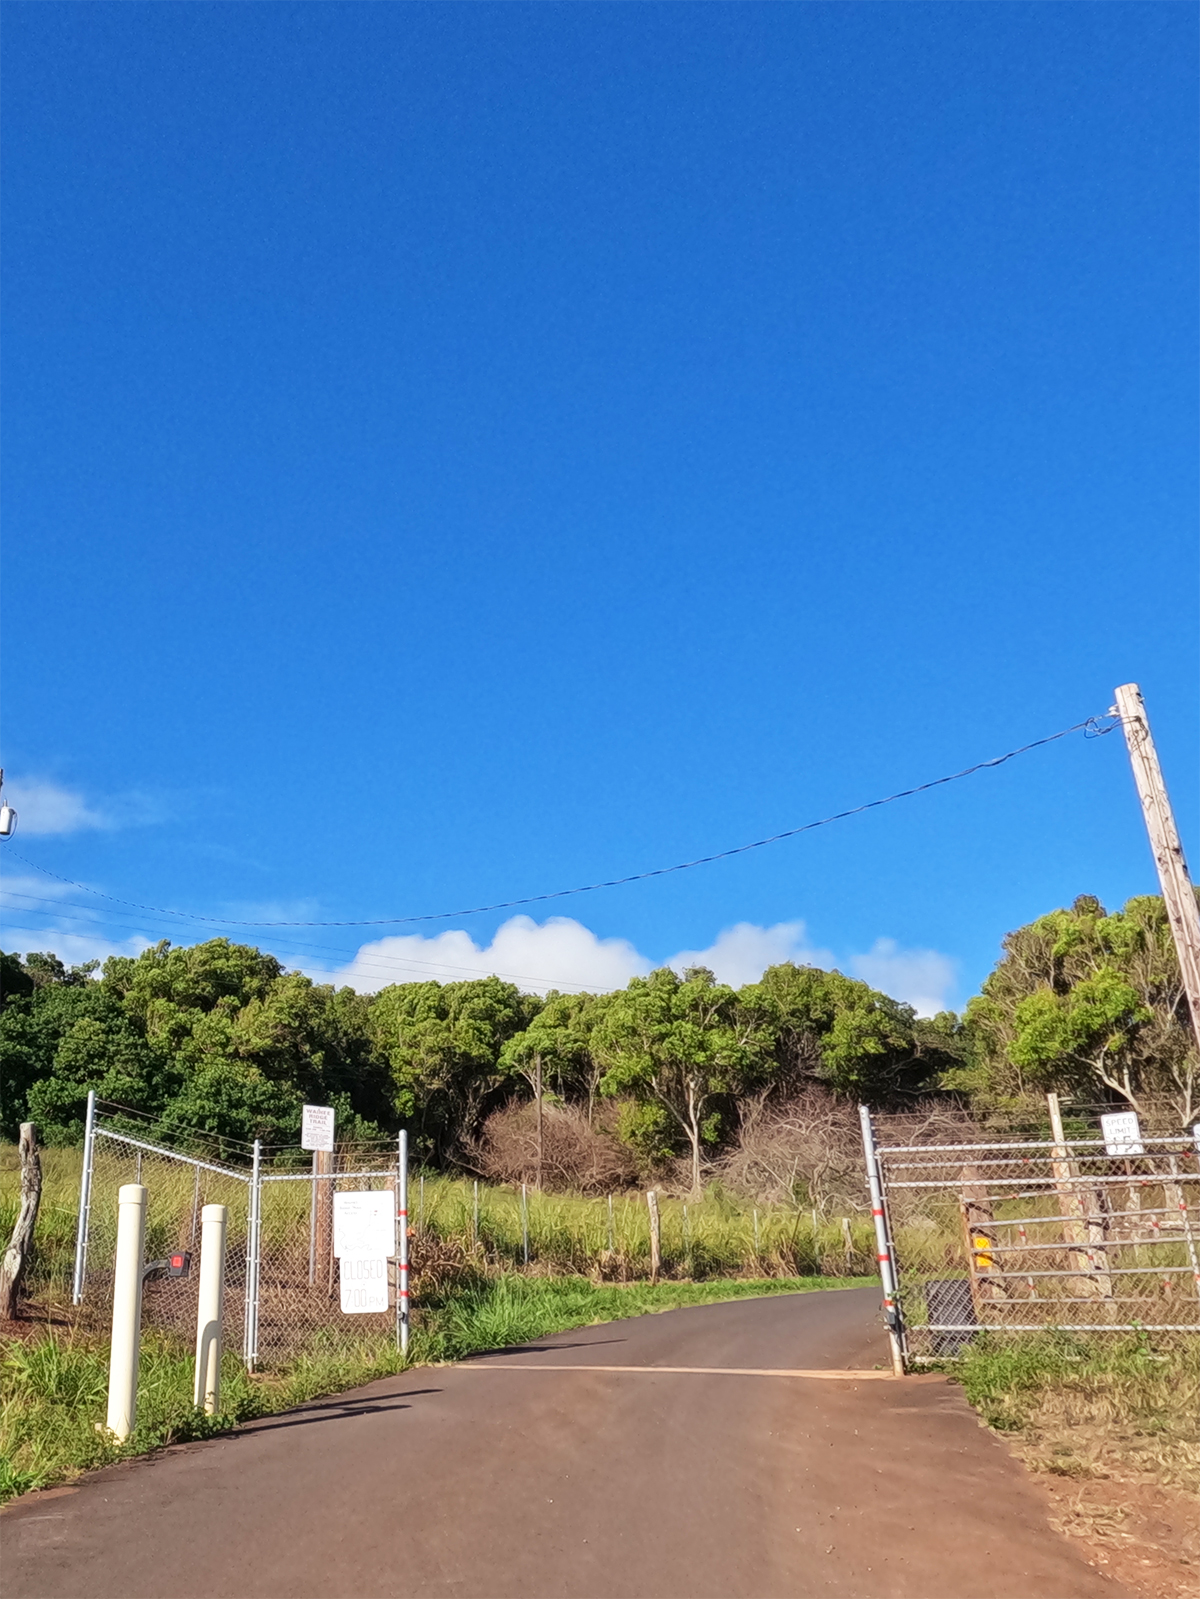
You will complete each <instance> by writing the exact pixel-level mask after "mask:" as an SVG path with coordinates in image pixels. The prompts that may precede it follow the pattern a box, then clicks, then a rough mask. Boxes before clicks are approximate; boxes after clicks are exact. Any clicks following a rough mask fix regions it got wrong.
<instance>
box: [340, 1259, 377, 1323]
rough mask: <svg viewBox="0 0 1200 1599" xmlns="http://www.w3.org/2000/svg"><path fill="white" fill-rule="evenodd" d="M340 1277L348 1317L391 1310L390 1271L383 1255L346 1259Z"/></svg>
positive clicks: (341, 1261)
mask: <svg viewBox="0 0 1200 1599" xmlns="http://www.w3.org/2000/svg"><path fill="white" fill-rule="evenodd" d="M338 1275H339V1280H340V1283H341V1289H342V1310H343V1311H344V1312H345V1314H346V1315H347V1316H359V1315H365V1314H367V1313H369V1312H370V1311H373V1310H374V1311H378V1310H386V1309H387V1308H388V1268H387V1261H386V1260H385V1259H384V1258H383V1256H382V1255H375V1256H369V1255H343V1256H342V1258H341V1260H340V1261H339V1262H338Z"/></svg>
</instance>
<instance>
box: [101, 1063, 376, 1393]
mask: <svg viewBox="0 0 1200 1599" xmlns="http://www.w3.org/2000/svg"><path fill="white" fill-rule="evenodd" d="M146 1121H147V1126H146V1127H144V1128H143V1127H142V1126H140V1125H139V1124H138V1122H137V1121H136V1119H135V1118H134V1113H132V1112H130V1111H129V1110H127V1109H126V1108H125V1107H123V1106H118V1105H107V1104H105V1103H103V1102H101V1101H97V1100H96V1099H95V1097H94V1096H92V1095H89V1096H88V1114H87V1122H86V1126H85V1133H84V1150H83V1175H82V1179H81V1184H80V1196H79V1218H78V1226H77V1232H76V1242H75V1269H74V1278H73V1285H72V1299H73V1301H74V1303H75V1305H77V1306H78V1307H79V1314H80V1318H81V1320H83V1321H84V1322H95V1323H97V1324H100V1325H106V1324H107V1318H108V1315H109V1312H110V1309H111V1303H112V1283H113V1267H114V1262H115V1255H116V1238H117V1194H118V1190H119V1189H120V1188H121V1187H122V1185H124V1184H126V1183H142V1184H144V1186H145V1187H146V1189H147V1194H148V1202H147V1229H146V1254H147V1258H148V1259H153V1258H155V1257H156V1256H161V1257H165V1256H167V1255H170V1254H171V1253H173V1252H174V1251H176V1250H180V1249H186V1250H195V1249H196V1248H197V1245H198V1239H199V1236H200V1216H201V1211H202V1210H203V1207H204V1206H205V1205H213V1204H218V1205H225V1206H226V1207H227V1209H228V1212H229V1221H228V1228H227V1233H226V1246H225V1309H224V1341H225V1347H226V1348H227V1349H230V1350H234V1349H237V1350H240V1351H241V1355H242V1359H243V1361H244V1362H245V1364H246V1366H247V1368H249V1369H250V1370H253V1369H254V1367H255V1366H256V1365H257V1364H259V1363H260V1362H264V1363H268V1364H270V1363H274V1362H278V1361H283V1360H287V1359H289V1358H291V1357H294V1356H295V1355H298V1354H302V1353H303V1354H317V1353H326V1352H327V1353H333V1352H335V1351H336V1350H337V1349H338V1348H339V1347H345V1346H348V1345H353V1346H361V1345H362V1344H364V1343H368V1342H382V1341H390V1340H391V1339H393V1338H394V1339H395V1340H396V1341H397V1342H399V1340H400V1336H401V1318H400V1311H399V1296H398V1295H397V1292H396V1286H397V1285H396V1277H397V1273H398V1270H399V1267H398V1264H397V1255H393V1258H392V1259H391V1261H390V1262H389V1266H388V1273H389V1285H388V1287H389V1293H388V1302H389V1309H388V1310H387V1311H386V1312H373V1313H367V1314H356V1315H351V1316H347V1315H343V1313H342V1309H341V1298H340V1292H339V1288H340V1284H339V1277H338V1264H337V1260H336V1258H335V1255H334V1237H333V1226H332V1218H333V1195H334V1193H336V1192H344V1191H346V1190H348V1189H354V1190H360V1191H361V1190H363V1189H390V1190H391V1191H392V1192H393V1193H395V1190H396V1185H397V1181H398V1177H399V1164H398V1161H397V1159H396V1158H394V1157H393V1158H392V1159H390V1160H389V1159H387V1154H388V1152H387V1151H381V1150H378V1149H372V1150H360V1151H357V1152H347V1151H342V1152H339V1156H338V1161H337V1169H336V1170H334V1171H330V1172H326V1173H322V1174H320V1175H317V1174H314V1172H313V1171H311V1170H310V1169H308V1168H307V1167H306V1166H305V1165H303V1164H302V1163H303V1162H304V1161H305V1160H306V1159H307V1157H306V1156H304V1155H302V1154H301V1152H300V1151H298V1150H294V1149H289V1150H272V1151H269V1152H264V1150H263V1148H262V1146H261V1145H259V1144H249V1145H246V1146H245V1147H244V1148H241V1147H240V1146H237V1145H235V1144H234V1143H233V1142H232V1141H230V1140H216V1139H212V1140H209V1145H211V1148H212V1149H213V1151H214V1152H215V1153H214V1154H213V1155H212V1156H211V1158H210V1157H209V1156H208V1154H207V1146H206V1144H205V1138H204V1135H202V1134H197V1135H195V1137H194V1138H193V1139H192V1140H191V1142H192V1143H193V1145H195V1146H197V1147H200V1148H204V1149H205V1150H206V1153H204V1154H192V1153H188V1152H186V1151H184V1150H179V1149H175V1148H172V1147H171V1146H170V1144H168V1143H167V1142H166V1141H165V1138H166V1136H167V1135H165V1134H164V1133H163V1131H162V1130H161V1129H160V1128H158V1127H157V1126H156V1125H155V1124H154V1123H153V1121H152V1120H151V1119H150V1118H146ZM392 1147H393V1148H394V1147H395V1146H392ZM268 1154H269V1156H270V1157H271V1158H270V1159H269V1160H268V1159H267V1158H266V1157H267V1155H268ZM385 1162H386V1163H385ZM198 1264H199V1263H198V1261H197V1262H196V1265H197V1266H198ZM198 1293H199V1273H198V1270H196V1269H193V1271H192V1272H191V1273H190V1275H189V1276H187V1277H169V1276H165V1277H151V1278H150V1279H149V1280H148V1281H147V1282H146V1284H145V1289H144V1292H143V1300H142V1321H143V1325H144V1326H146V1327H147V1328H154V1329H157V1330H159V1331H161V1332H165V1333H169V1334H172V1335H174V1336H176V1337H179V1338H181V1339H183V1340H185V1341H189V1342H190V1340H192V1339H193V1338H194V1337H195V1332H196V1307H197V1298H198Z"/></svg>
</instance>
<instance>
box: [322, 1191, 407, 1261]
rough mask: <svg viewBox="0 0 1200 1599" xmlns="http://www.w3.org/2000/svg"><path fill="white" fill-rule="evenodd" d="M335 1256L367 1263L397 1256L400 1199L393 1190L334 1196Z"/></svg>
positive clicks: (356, 1192)
mask: <svg viewBox="0 0 1200 1599" xmlns="http://www.w3.org/2000/svg"><path fill="white" fill-rule="evenodd" d="M333 1252H334V1254H335V1255H337V1256H338V1257H339V1259H340V1258H343V1257H349V1256H352V1255H361V1256H363V1257H365V1258H367V1259H374V1258H383V1259H386V1258H387V1257H388V1256H389V1255H394V1254H395V1253H396V1196H395V1194H393V1193H392V1191H391V1189H390V1188H380V1189H358V1190H355V1191H353V1192H351V1193H348V1194H334V1196H333Z"/></svg>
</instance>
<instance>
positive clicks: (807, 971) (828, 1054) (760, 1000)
mask: <svg viewBox="0 0 1200 1599" xmlns="http://www.w3.org/2000/svg"><path fill="white" fill-rule="evenodd" d="M740 999H741V1002H742V1004H743V1006H745V1007H746V1008H747V1009H749V1010H751V1011H753V1012H754V1013H755V1014H756V1015H757V1016H758V1018H759V1019H760V1021H761V1023H762V1024H763V1025H764V1026H765V1027H766V1028H767V1029H768V1030H769V1031H770V1033H771V1035H772V1037H773V1039H774V1057H775V1079H774V1080H775V1082H776V1084H777V1086H778V1087H779V1088H780V1089H782V1090H784V1091H788V1090H794V1089H797V1088H800V1087H802V1086H803V1084H804V1082H805V1081H813V1080H815V1081H818V1082H823V1083H825V1084H827V1085H828V1086H829V1087H830V1088H833V1089H836V1090H837V1091H838V1092H839V1093H843V1094H848V1095H852V1096H854V1097H855V1098H856V1099H860V1100H864V1101H866V1102H867V1103H868V1104H875V1105H880V1104H888V1103H889V1102H892V1101H894V1100H895V1099H896V1098H897V1097H898V1096H901V1095H904V1094H911V1093H912V1092H914V1091H915V1090H917V1089H919V1088H920V1087H922V1086H923V1085H924V1084H925V1083H927V1082H928V1081H929V1079H930V1077H931V1076H932V1074H933V1073H934V1072H935V1071H936V1070H937V1068H938V1066H939V1065H940V1064H942V1063H943V1062H942V1054H941V1049H940V1044H939V1041H940V1040H941V1039H942V1037H943V1035H942V1034H940V1033H938V1032H937V1031H936V1030H934V1029H929V1030H927V1031H926V1030H922V1029H920V1026H919V1024H918V1022H917V1020H916V1015H915V1012H914V1011H913V1008H912V1006H911V1005H905V1004H903V1003H902V1002H901V1001H900V1000H895V999H891V998H889V996H888V995H886V994H881V993H879V992H878V991H877V990H875V989H873V988H871V987H869V986H868V985H867V984H866V983H862V982H858V981H857V980H856V979H855V978H852V977H844V976H843V975H842V973H841V972H827V971H824V970H823V969H821V968H820V967H816V966H795V965H793V964H792V963H791V962H790V961H789V962H786V963H785V964H783V965H781V966H771V967H769V968H768V969H767V971H765V972H764V973H763V975H762V978H761V979H760V981H759V982H757V983H752V984H748V985H747V986H746V987H745V988H743V989H742V990H741V993H740Z"/></svg>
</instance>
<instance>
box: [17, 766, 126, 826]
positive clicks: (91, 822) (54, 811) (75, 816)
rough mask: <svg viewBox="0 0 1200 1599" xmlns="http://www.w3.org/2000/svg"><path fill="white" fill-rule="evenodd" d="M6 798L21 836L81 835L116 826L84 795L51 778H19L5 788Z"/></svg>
mask: <svg viewBox="0 0 1200 1599" xmlns="http://www.w3.org/2000/svg"><path fill="white" fill-rule="evenodd" d="M4 798H5V799H6V800H7V801H8V803H9V804H10V805H11V806H12V808H13V809H14V810H15V811H16V813H17V818H18V823H17V825H18V827H19V830H20V831H21V832H22V833H30V834H38V833H42V834H45V833H82V832H84V831H85V830H87V829H89V828H103V827H111V826H112V825H114V824H113V823H112V822H110V821H109V820H108V818H107V817H105V816H103V815H101V813H100V812H99V811H95V810H93V809H92V808H91V806H90V805H88V803H87V801H86V800H85V799H84V797H83V795H82V794H78V793H76V792H75V790H74V789H70V788H63V787H62V785H61V784H59V783H54V782H52V781H50V779H49V778H37V777H27V778H24V779H22V778H17V779H16V780H15V781H12V780H10V781H7V782H6V783H5V785H4Z"/></svg>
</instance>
